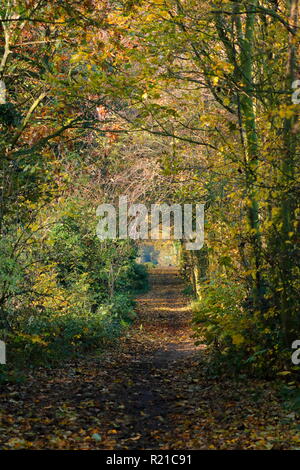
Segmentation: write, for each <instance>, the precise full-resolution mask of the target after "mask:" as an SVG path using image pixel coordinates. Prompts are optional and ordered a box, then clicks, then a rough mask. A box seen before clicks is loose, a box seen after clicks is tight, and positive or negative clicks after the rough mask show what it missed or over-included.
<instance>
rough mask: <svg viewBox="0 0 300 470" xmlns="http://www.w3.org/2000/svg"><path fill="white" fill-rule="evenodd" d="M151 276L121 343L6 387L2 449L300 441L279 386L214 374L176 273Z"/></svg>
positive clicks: (261, 445)
mask: <svg viewBox="0 0 300 470" xmlns="http://www.w3.org/2000/svg"><path fill="white" fill-rule="evenodd" d="M150 282H151V289H150V290H149V291H148V292H147V293H146V294H143V295H141V296H140V297H139V298H138V299H137V302H138V303H137V311H138V319H137V321H136V323H135V325H134V327H133V328H132V329H131V331H129V332H128V334H127V336H126V337H124V338H123V339H122V340H121V341H120V343H119V344H118V346H117V347H115V348H111V349H109V350H108V351H107V352H106V353H105V354H101V355H93V356H88V357H87V358H83V359H82V360H80V361H77V362H76V363H70V364H67V365H65V366H64V367H62V368H59V369H55V370H50V371H49V370H48V371H45V369H40V370H37V371H35V373H34V374H32V375H30V377H29V379H28V380H27V381H26V382H24V383H22V384H13V385H9V386H6V389H5V390H2V393H1V397H0V399H1V408H2V421H1V425H0V447H1V448H2V449H11V448H14V449H16V448H17V449H18V448H19V449H20V448H29V449H78V450H79V449H114V450H118V449H130V450H132V449H153V450H159V449H176V450H179V449H180V450H184V449H272V448H273V449H288V448H295V447H298V446H299V443H300V440H299V437H298V435H297V434H295V433H294V432H293V431H292V426H291V420H292V417H291V416H290V417H288V412H287V411H284V410H283V408H282V407H281V405H280V403H279V400H278V398H277V397H276V394H275V391H274V389H273V387H272V385H271V384H269V383H267V382H265V381H258V380H251V381H249V380H248V381H247V380H246V379H241V378H240V379H239V380H233V379H232V378H231V379H230V378H225V377H218V378H217V377H211V376H207V374H206V373H205V369H206V367H207V358H206V352H205V348H204V346H198V348H196V347H195V346H194V341H193V338H192V330H191V327H190V320H191V312H190V310H189V307H188V304H189V300H188V299H187V298H186V297H185V296H184V295H183V293H182V292H183V287H184V286H183V283H182V281H181V280H180V278H179V276H178V274H177V272H176V270H174V269H172V268H165V269H163V268H156V269H154V270H153V271H152V273H151V274H150Z"/></svg>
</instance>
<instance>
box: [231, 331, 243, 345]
mask: <svg viewBox="0 0 300 470" xmlns="http://www.w3.org/2000/svg"><path fill="white" fill-rule="evenodd" d="M231 338H232V343H233V344H234V345H236V346H239V345H240V344H243V343H244V342H245V338H244V336H243V335H241V334H239V333H237V334H234V335H233V336H232V337H231Z"/></svg>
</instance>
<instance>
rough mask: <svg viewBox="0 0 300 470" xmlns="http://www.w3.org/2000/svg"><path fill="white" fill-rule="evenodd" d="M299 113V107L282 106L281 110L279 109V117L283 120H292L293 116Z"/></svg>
mask: <svg viewBox="0 0 300 470" xmlns="http://www.w3.org/2000/svg"><path fill="white" fill-rule="evenodd" d="M298 112H299V108H298V107H297V105H293V104H291V105H286V104H285V105H282V106H281V107H280V108H279V112H278V114H279V116H280V117H281V118H282V119H291V118H292V117H293V116H295V115H296V114H297V113H298Z"/></svg>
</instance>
